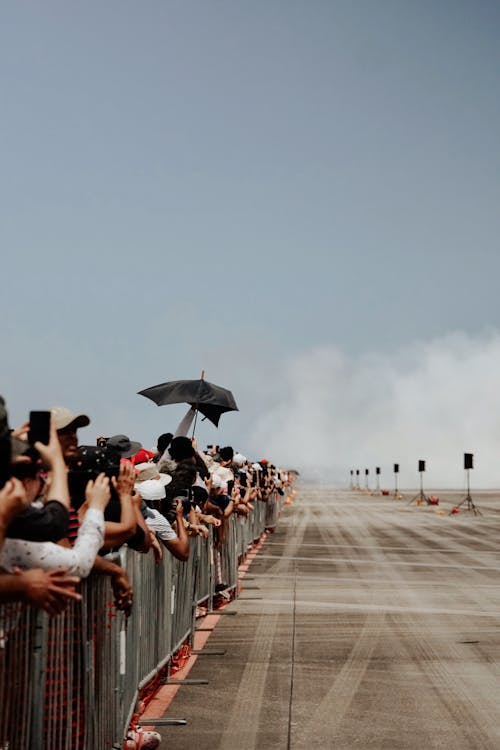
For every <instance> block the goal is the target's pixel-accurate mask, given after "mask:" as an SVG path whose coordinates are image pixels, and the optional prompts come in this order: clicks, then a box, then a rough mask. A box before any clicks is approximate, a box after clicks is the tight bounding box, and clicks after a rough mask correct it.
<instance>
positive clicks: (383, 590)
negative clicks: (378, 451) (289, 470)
mask: <svg viewBox="0 0 500 750" xmlns="http://www.w3.org/2000/svg"><path fill="white" fill-rule="evenodd" d="M412 494H414V493H409V494H408V495H407V496H406V498H405V499H401V500H394V499H392V498H388V497H380V496H377V497H375V496H369V495H366V494H363V493H356V492H342V491H338V490H331V489H328V488H321V489H320V488H307V487H301V488H300V489H299V493H298V496H297V498H296V500H295V502H294V504H293V505H292V506H288V507H286V509H285V511H284V512H283V514H282V517H281V520H280V523H279V526H278V528H277V529H276V533H275V534H274V535H271V536H269V537H268V539H267V541H266V542H265V544H264V546H263V548H262V551H261V553H260V554H259V555H258V557H257V558H256V559H255V562H254V563H253V565H252V567H251V568H250V571H249V573H248V576H247V577H246V578H245V579H244V580H243V592H242V595H241V598H240V599H238V600H237V601H236V602H234V603H233V604H231V605H230V609H234V610H236V611H237V613H238V614H237V615H236V616H234V617H222V618H221V621H220V623H219V624H218V625H217V627H216V629H215V630H214V632H213V633H212V635H211V637H210V639H209V641H208V644H207V651H210V650H214V649H225V650H226V654H225V655H224V656H210V655H208V654H207V655H206V656H201V657H199V658H198V661H197V662H196V664H195V666H194V668H193V670H192V671H191V673H190V675H189V677H190V678H201V679H203V678H207V679H208V680H209V681H210V684H209V685H208V686H204V687H201V686H195V685H186V686H184V687H182V688H181V689H180V691H179V693H178V695H177V697H176V698H175V700H174V702H173V703H172V705H171V706H170V707H169V709H168V711H167V714H166V716H167V717H179V718H186V719H187V720H188V722H189V724H188V726H187V727H176V728H173V727H172V728H171V727H159V728H158V729H159V731H160V732H161V734H162V737H163V742H162V747H164V746H165V747H170V748H173V750H187V749H188V748H189V750H192V748H210V750H217V749H218V750H256V749H257V748H259V750H290V749H292V750H309V748H312V747H316V748H335V749H336V750H350V749H351V748H363V749H375V748H377V750H417V749H418V750H422V749H424V750H429V748H443V749H444V750H476V748H477V749H478V750H479V748H481V750H486V749H488V750H499V748H500V494H495V493H475V494H474V493H473V497H474V501H475V502H476V504H477V506H478V508H480V510H481V511H482V513H483V515H481V516H474V515H473V514H472V513H467V512H462V513H460V514H459V515H458V516H448V515H438V514H437V513H436V512H435V510H436V509H434V508H433V507H427V506H422V507H417V506H416V505H415V504H413V505H409V504H408V501H409V499H410V498H411V497H412ZM435 494H438V495H439V496H440V497H441V505H440V509H441V510H446V511H449V510H450V509H451V508H452V506H453V502H451V501H453V499H454V498H455V499H454V502H457V499H460V498H461V497H462V495H459V494H456V495H455V496H453V495H452V494H451V493H450V492H443V491H439V492H436V493H435ZM445 498H446V500H445Z"/></svg>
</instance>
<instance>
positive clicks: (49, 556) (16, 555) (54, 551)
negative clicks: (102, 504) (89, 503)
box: [0, 508, 104, 578]
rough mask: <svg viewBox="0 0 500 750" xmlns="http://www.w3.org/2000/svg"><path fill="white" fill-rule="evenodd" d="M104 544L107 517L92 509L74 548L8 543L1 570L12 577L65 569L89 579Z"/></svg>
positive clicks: (0, 554) (0, 558) (18, 541)
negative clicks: (19, 572) (17, 573)
mask: <svg viewBox="0 0 500 750" xmlns="http://www.w3.org/2000/svg"><path fill="white" fill-rule="evenodd" d="M103 544H104V513H103V512H102V510H97V508H89V509H88V511H87V512H86V513H85V518H84V519H83V523H82V525H81V526H80V528H79V530H78V536H77V538H76V541H75V544H74V546H73V547H72V548H68V547H61V546H59V544H54V542H28V541H27V540H26V539H6V540H5V542H4V546H3V549H2V551H1V552H0V566H1V567H2V568H3V569H4V570H6V571H7V572H9V573H12V572H13V570H14V568H21V570H28V569H29V568H42V570H56V569H57V568H65V569H66V570H67V571H68V573H71V574H72V575H76V576H79V577H80V578H86V577H87V576H88V575H89V573H90V571H91V570H92V567H93V565H94V562H95V559H96V556H97V553H98V552H99V550H100V549H101V547H102V546H103Z"/></svg>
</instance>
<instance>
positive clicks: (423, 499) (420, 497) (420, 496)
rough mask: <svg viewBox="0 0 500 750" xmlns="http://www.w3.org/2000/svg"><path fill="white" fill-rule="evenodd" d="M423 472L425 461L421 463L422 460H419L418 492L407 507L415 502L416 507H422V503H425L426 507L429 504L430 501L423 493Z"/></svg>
mask: <svg viewBox="0 0 500 750" xmlns="http://www.w3.org/2000/svg"><path fill="white" fill-rule="evenodd" d="M424 472H425V461H422V459H420V460H419V462H418V473H419V474H420V491H419V492H417V494H416V495H415V497H412V499H411V500H410V502H409V503H408V505H411V504H412V503H413V502H416V503H417V505H422V503H427V505H429V504H430V500H429V498H428V497H427V495H426V494H425V492H424Z"/></svg>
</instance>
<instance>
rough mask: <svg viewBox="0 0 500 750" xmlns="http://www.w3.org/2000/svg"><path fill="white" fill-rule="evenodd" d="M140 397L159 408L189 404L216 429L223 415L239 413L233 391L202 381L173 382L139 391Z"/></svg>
mask: <svg viewBox="0 0 500 750" xmlns="http://www.w3.org/2000/svg"><path fill="white" fill-rule="evenodd" d="M139 395H140V396H146V398H150V399H151V401H154V402H155V404H158V406H164V405H165V404H189V405H190V406H194V407H195V409H198V411H199V412H201V414H203V416H205V417H206V418H207V419H209V420H210V421H211V422H212V423H213V424H214V425H215V426H216V427H217V426H218V424H219V419H220V416H221V414H224V412H226V411H238V407H237V406H236V401H235V400H234V396H233V394H232V393H231V391H228V390H227V388H222V387H221V386H220V385H214V384H213V383H209V382H208V381H207V380H204V379H203V378H202V379H200V380H171V381H169V382H168V383H160V384H159V385H153V386H151V388H146V389H145V390H143V391H139Z"/></svg>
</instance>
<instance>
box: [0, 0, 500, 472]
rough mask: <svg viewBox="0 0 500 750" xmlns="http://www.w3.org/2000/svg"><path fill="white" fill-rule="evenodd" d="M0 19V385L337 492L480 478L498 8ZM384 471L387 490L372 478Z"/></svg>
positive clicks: (46, 7)
mask: <svg viewBox="0 0 500 750" xmlns="http://www.w3.org/2000/svg"><path fill="white" fill-rule="evenodd" d="M1 13H2V18H1V24H0V105H1V111H2V117H1V118H0V142H1V147H0V171H1V175H2V179H1V181H0V205H1V207H2V208H1V214H0V216H1V221H0V247H1V251H2V252H1V257H2V273H1V274H0V279H1V294H0V320H1V333H2V335H1V340H2V344H3V346H2V352H3V356H2V366H1V368H0V393H2V394H3V395H4V396H5V398H6V400H7V404H8V407H9V413H10V419H11V423H12V424H18V423H20V422H22V421H23V420H24V419H25V418H26V416H27V414H28V412H29V410H30V409H40V408H46V407H49V406H51V405H55V404H62V405H65V406H67V407H70V408H72V409H74V410H75V411H84V412H85V413H88V414H89V416H90V417H91V418H92V424H91V426H90V427H89V428H86V430H85V431H82V433H81V440H82V442H93V441H94V439H95V437H96V436H97V435H101V434H104V435H109V434H115V433H125V434H127V435H129V436H130V437H132V438H133V439H138V440H140V441H141V442H143V443H144V445H147V446H151V445H153V444H154V442H155V439H156V436H157V435H158V434H159V433H160V432H163V431H165V430H168V429H171V428H172V427H175V425H176V423H177V421H178V420H179V419H180V418H181V416H182V414H183V408H182V407H181V406H178V407H157V406H156V405H154V404H153V403H152V402H149V401H147V400H146V399H144V398H143V397H141V396H138V395H137V391H139V390H141V389H143V388H146V387H148V386H150V385H155V384H157V383H161V382H164V381H167V380H173V379H179V378H197V377H199V375H200V373H201V371H202V370H205V372H206V377H207V379H208V380H209V381H212V382H215V383H218V384H220V385H223V386H225V387H227V388H230V389H231V390H232V392H233V393H234V396H235V398H236V401H237V403H238V406H239V409H240V411H239V412H237V413H232V414H228V415H225V416H224V417H223V419H222V420H221V425H220V428H219V430H218V431H217V430H215V429H214V428H212V427H211V426H210V425H208V424H207V423H202V424H201V425H200V426H199V431H198V436H199V440H200V444H202V445H203V444H205V443H212V442H217V443H220V444H233V445H234V446H235V447H237V448H238V449H240V450H242V451H243V452H244V453H245V454H248V455H249V456H252V457H254V458H257V457H259V456H260V457H262V456H264V455H266V456H267V455H269V456H270V457H271V458H273V459H274V460H276V461H277V462H278V463H286V464H288V465H292V464H293V465H294V466H295V467H296V468H298V469H300V470H301V471H302V472H303V475H304V476H310V477H317V478H320V479H321V481H328V482H330V481H331V482H332V483H340V484H342V483H343V482H344V483H345V482H346V481H348V480H347V479H346V477H348V473H349V470H350V469H351V468H356V467H358V466H359V467H360V468H362V469H363V468H364V466H365V465H366V466H371V467H373V466H375V465H381V466H383V467H384V471H388V470H389V468H388V467H391V466H392V463H393V462H395V461H399V463H400V464H401V471H402V475H401V480H402V484H403V485H404V484H407V485H410V486H411V485H412V483H413V484H414V483H415V482H416V479H417V477H416V470H415V466H416V461H417V460H418V459H419V458H425V459H427V461H428V465H429V481H430V482H431V483H433V484H435V485H436V486H439V485H453V486H455V485H457V484H459V483H461V482H462V481H463V477H462V472H461V461H462V453H463V452H464V451H471V452H474V454H475V456H476V466H477V469H476V474H475V481H476V482H478V483H479V484H481V485H483V486H500V461H498V456H499V454H500V427H498V426H497V415H498V414H499V406H500V403H499V401H500V399H499V397H498V396H497V382H498V375H497V374H498V372H499V365H500V321H499V316H500V305H499V302H498V278H499V276H500V246H499V244H500V240H499V238H500V210H499V208H500V179H499V177H500V148H499V133H500V86H499V76H500V47H499V45H498V34H499V31H500V6H499V4H498V3H497V2H496V1H494V0H481V2H478V3H470V2H465V1H463V0H455V1H454V2H453V1H452V0H442V1H441V2H439V3H436V2H434V0H420V1H419V2H418V3H415V2H407V1H406V0H356V2H352V0H328V1H327V0H308V1H307V2H306V1H305V0H304V1H302V2H298V1H296V0H287V1H286V2H285V0H273V1H272V2H269V1H268V0H266V1H264V0H253V1H252V2H251V3H250V2H243V1H242V0H213V1H211V0H203V1H201V0H200V1H199V2H195V1H192V0H179V2H177V1H176V2H174V1H169V0H161V1H160V0H149V1H146V2H144V3H135V2H130V1H129V0H120V2H118V1H117V0H110V1H109V2H106V3H102V2H95V1H94V0H88V1H87V2H85V3H74V2H71V3H68V2H53V1H52V0H47V2H44V3H43V4H42V3H39V2H34V1H32V0H26V1H24V2H19V3H6V4H4V5H3V6H2V11H1ZM387 481H388V480H387Z"/></svg>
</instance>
